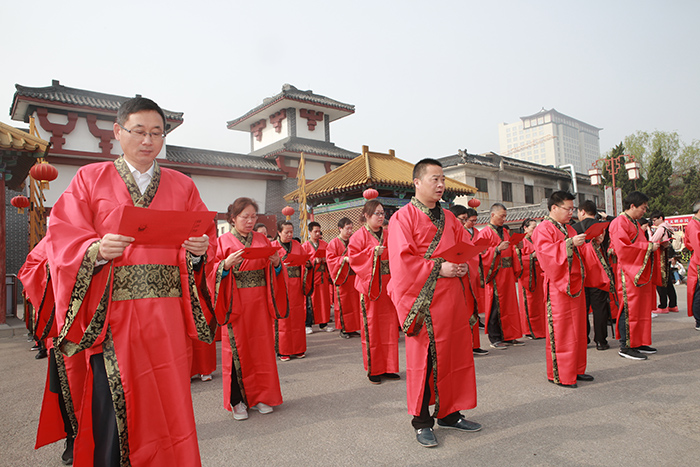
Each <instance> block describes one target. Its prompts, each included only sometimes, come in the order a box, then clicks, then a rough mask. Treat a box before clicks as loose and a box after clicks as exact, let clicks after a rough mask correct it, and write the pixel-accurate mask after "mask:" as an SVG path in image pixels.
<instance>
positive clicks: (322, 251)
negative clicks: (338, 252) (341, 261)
mask: <svg viewBox="0 0 700 467" xmlns="http://www.w3.org/2000/svg"><path fill="white" fill-rule="evenodd" d="M325 257H326V249H325V248H319V249H318V250H316V252H315V253H314V254H313V255H312V256H311V259H312V260H313V259H316V258H325Z"/></svg>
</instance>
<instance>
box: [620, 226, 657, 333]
mask: <svg viewBox="0 0 700 467" xmlns="http://www.w3.org/2000/svg"><path fill="white" fill-rule="evenodd" d="M609 229H610V246H611V247H612V249H613V250H614V251H615V256H617V272H616V276H615V285H616V286H617V296H618V300H619V302H620V305H619V308H620V311H619V315H618V319H622V320H625V321H624V325H625V329H626V342H625V343H624V346H625V347H639V346H642V345H651V310H652V309H654V308H655V306H654V305H655V300H656V294H655V293H654V284H652V279H653V274H654V268H655V267H657V266H656V263H655V262H654V255H653V252H652V246H653V243H651V242H649V241H648V240H647V237H646V235H644V231H643V230H642V229H641V228H640V227H639V225H638V224H637V222H636V221H635V220H633V219H632V218H630V217H629V216H628V215H627V214H624V213H623V214H620V215H619V216H617V217H616V218H615V219H613V221H612V222H611V223H610V227H609ZM618 337H619V336H618Z"/></svg>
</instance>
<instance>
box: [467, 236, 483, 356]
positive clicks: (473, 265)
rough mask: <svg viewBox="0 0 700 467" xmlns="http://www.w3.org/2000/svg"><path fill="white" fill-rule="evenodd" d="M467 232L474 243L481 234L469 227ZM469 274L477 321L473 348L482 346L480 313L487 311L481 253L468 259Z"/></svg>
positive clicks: (474, 328)
mask: <svg viewBox="0 0 700 467" xmlns="http://www.w3.org/2000/svg"><path fill="white" fill-rule="evenodd" d="M464 230H465V232H466V233H467V235H466V237H467V238H468V239H469V241H471V242H472V243H473V242H475V241H476V239H477V238H478V236H479V231H478V230H476V229H472V230H473V231H474V233H473V234H472V233H471V232H469V231H468V230H467V229H464ZM467 267H468V271H467V276H468V279H469V285H470V286H471V288H472V295H473V296H474V315H475V316H476V323H474V325H473V326H472V349H479V348H481V338H480V336H479V317H478V314H479V313H485V311H486V298H485V297H484V267H483V265H482V264H481V255H476V256H472V257H471V258H470V259H469V260H468V261H467Z"/></svg>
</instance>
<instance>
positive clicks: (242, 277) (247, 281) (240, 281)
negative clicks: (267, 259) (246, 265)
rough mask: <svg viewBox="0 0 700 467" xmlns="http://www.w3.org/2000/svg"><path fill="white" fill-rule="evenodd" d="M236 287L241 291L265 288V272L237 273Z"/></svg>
mask: <svg viewBox="0 0 700 467" xmlns="http://www.w3.org/2000/svg"><path fill="white" fill-rule="evenodd" d="M233 275H234V276H235V277H236V285H237V286H238V288H239V289H248V288H250V287H265V270H264V269H254V270H252V271H235V272H234V273H233Z"/></svg>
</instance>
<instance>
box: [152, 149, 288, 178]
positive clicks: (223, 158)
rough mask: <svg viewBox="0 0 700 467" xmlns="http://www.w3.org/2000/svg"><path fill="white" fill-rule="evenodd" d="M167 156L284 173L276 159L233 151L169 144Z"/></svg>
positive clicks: (201, 162) (183, 161)
mask: <svg viewBox="0 0 700 467" xmlns="http://www.w3.org/2000/svg"><path fill="white" fill-rule="evenodd" d="M165 157H166V159H167V160H169V161H172V162H181V163H186V164H199V165H206V166H213V167H226V168H234V169H246V170H256V171H265V172H272V173H275V174H281V173H282V171H281V170H280V168H279V167H277V164H276V163H275V162H274V161H271V160H266V159H261V158H260V157H254V156H248V155H245V154H236V153H232V152H222V151H211V150H208V149H198V148H188V147H183V146H174V145H167V146H166V156H165Z"/></svg>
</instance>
